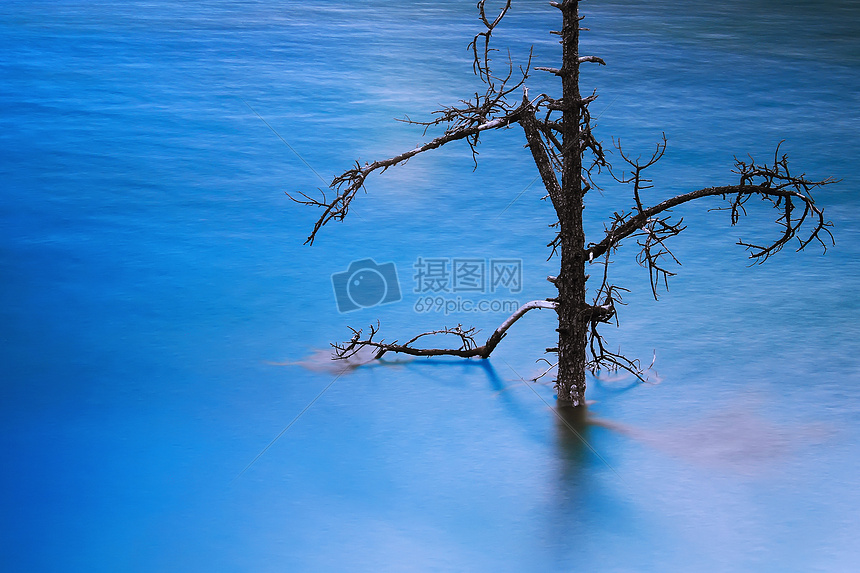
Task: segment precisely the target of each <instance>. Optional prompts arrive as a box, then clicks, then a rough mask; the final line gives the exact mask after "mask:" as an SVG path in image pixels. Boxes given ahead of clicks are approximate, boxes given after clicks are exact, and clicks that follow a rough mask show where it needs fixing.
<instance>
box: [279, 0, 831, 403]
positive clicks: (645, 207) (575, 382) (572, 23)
mask: <svg viewBox="0 0 860 573" xmlns="http://www.w3.org/2000/svg"><path fill="white" fill-rule="evenodd" d="M550 5H551V6H553V7H554V8H556V9H558V10H559V11H560V12H561V16H562V25H561V30H560V31H553V32H551V33H552V34H556V35H558V36H559V37H560V43H561V45H562V55H561V65H560V66H559V67H557V68H553V67H535V68H532V67H531V63H532V62H531V60H532V58H531V54H530V55H529V59H528V62H527V63H526V65H525V66H521V67H518V68H516V69H515V68H514V66H513V64H512V63H511V62H510V58H509V61H508V63H507V65H506V66H505V73H502V74H497V73H496V72H495V71H494V70H493V69H491V62H492V58H491V56H492V54H493V53H494V52H495V51H496V50H494V49H493V48H491V40H492V35H493V32H494V30H495V29H496V27H497V26H498V25H499V24H500V22H501V21H502V19H503V18H504V16H505V14H506V13H507V12H508V10H509V9H510V7H511V0H507V1H506V2H505V5H504V7H503V8H502V9H501V11H500V12H499V14H498V15H497V16H496V17H495V18H492V17H491V16H489V15H488V14H487V11H486V8H485V0H480V1H479V2H478V14H479V16H480V19H481V22H482V23H483V26H484V30H483V31H481V32H480V33H478V34H477V35H476V36H475V37H474V38H473V40H472V42H471V43H470V44H469V48H470V49H471V51H472V54H473V57H474V59H473V70H474V72H475V75H476V76H477V77H478V78H479V79H480V80H481V82H482V83H483V84H484V86H485V91H484V92H483V93H476V94H475V95H474V97H472V98H470V99H467V100H462V101H460V102H459V103H458V104H456V105H452V106H450V107H445V108H443V109H440V110H437V111H435V112H433V117H432V118H431V119H430V120H428V121H425V122H416V121H411V120H406V121H407V122H408V123H413V124H418V125H421V126H423V127H424V132H425V134H426V133H427V130H428V129H431V128H435V127H443V128H444V132H443V133H442V134H441V135H439V136H437V137H435V138H434V139H432V140H430V141H429V142H427V143H425V144H423V145H420V146H418V147H416V148H414V149H411V150H409V151H406V152H404V153H401V154H400V155H396V156H394V157H391V158H389V159H383V160H378V161H374V162H373V163H369V164H368V163H365V164H364V165H361V164H359V163H356V164H355V166H354V167H353V168H351V169H349V170H348V171H346V172H344V173H343V174H341V175H339V176H337V177H335V178H334V180H333V181H332V183H331V186H330V195H327V194H326V193H325V192H323V194H322V196H321V197H311V196H308V195H305V194H301V195H300V196H297V197H293V196H291V198H292V199H293V200H295V201H297V202H299V203H302V204H305V205H313V206H315V207H318V208H320V209H322V214H321V215H320V217H319V219H318V220H317V222H316V224H315V225H314V228H313V231H312V232H311V234H310V236H309V237H308V238H307V241H306V243H307V244H312V243H313V242H314V239H315V238H316V236H317V233H318V232H319V231H320V229H321V228H322V227H323V226H324V225H326V224H327V223H329V222H330V221H333V220H336V221H341V220H343V219H344V217H346V215H347V213H348V212H349V209H350V207H351V206H352V202H353V200H354V199H355V197H356V194H357V192H358V191H359V190H360V189H362V188H363V187H364V184H365V181H366V179H367V177H368V176H369V175H371V174H372V173H374V172H380V173H383V172H385V171H386V170H388V169H389V168H391V167H393V166H395V165H398V164H400V163H403V162H405V161H407V160H408V159H410V158H412V157H414V156H416V155H419V154H421V153H424V152H427V151H430V150H432V149H436V148H437V147H441V146H443V145H447V144H449V143H453V142H455V141H460V140H463V141H465V142H466V143H467V144H468V145H469V147H470V149H471V151H472V157H473V159H476V157H477V154H476V150H475V146H476V145H477V144H478V141H479V138H480V137H481V136H482V135H483V134H484V133H485V132H489V131H492V130H496V129H501V128H507V127H509V126H515V125H519V127H520V128H522V130H523V134H524V136H525V140H526V143H527V147H528V148H529V150H530V151H531V155H532V158H533V160H534V163H535V166H536V167H537V170H538V173H539V174H540V177H541V180H542V182H543V185H544V188H545V189H546V197H545V198H548V199H549V200H550V201H551V202H552V205H553V207H554V208H555V212H556V214H557V216H558V219H557V221H556V222H555V223H554V224H553V225H551V227H553V228H554V229H555V237H554V239H553V240H552V241H551V242H550V243H549V244H548V245H547V246H548V247H550V248H551V254H550V257H552V256H554V255H557V256H558V257H559V258H560V269H559V273H558V275H557V276H551V277H548V280H549V282H551V283H552V284H553V285H554V286H555V288H556V289H557V291H558V293H557V295H556V296H553V297H550V298H547V299H546V300H538V301H532V302H529V303H527V304H525V305H523V306H522V307H521V308H520V309H518V310H517V311H516V312H515V313H514V314H513V315H512V316H511V317H509V318H508V319H507V320H506V321H505V322H504V323H503V324H502V325H501V326H500V327H499V328H497V329H496V330H495V331H494V332H493V333H492V335H491V336H490V337H489V339H488V340H487V342H486V343H485V344H484V345H481V346H479V345H478V344H477V343H476V341H475V338H474V337H475V333H476V331H475V330H474V329H473V328H463V327H462V325H457V326H456V327H453V328H443V329H441V330H436V331H432V332H425V333H422V334H419V335H417V336H415V337H413V338H412V339H410V340H408V341H407V342H404V343H402V344H401V343H398V342H396V341H395V342H385V341H384V340H376V339H375V337H376V336H377V334H378V331H379V327H378V324H377V326H375V327H374V326H372V327H371V328H370V332H369V333H368V334H367V335H364V334H363V333H362V331H361V330H353V337H352V339H351V340H349V341H348V342H346V343H343V344H333V345H332V346H333V347H334V349H335V357H336V358H342V359H345V358H349V357H351V356H353V355H354V354H355V353H356V352H358V351H360V350H362V349H372V351H373V356H374V357H375V358H379V357H381V356H382V355H383V354H385V353H386V352H399V353H405V354H412V355H416V356H439V355H451V356H460V357H481V358H487V357H488V356H489V355H490V353H491V352H492V351H493V349H494V348H495V347H496V345H497V344H498V343H499V341H500V340H501V339H502V338H503V337H504V336H505V334H506V332H507V330H508V328H509V327H510V326H511V325H512V324H513V323H514V322H515V321H516V320H518V319H519V318H520V317H522V316H523V315H524V314H525V313H526V312H528V311H529V310H532V309H535V308H542V309H553V310H554V311H555V312H556V313H557V314H558V346H557V347H555V348H550V349H547V351H548V352H552V353H556V354H557V360H555V361H554V363H552V366H553V367H555V368H557V375H556V380H555V385H556V389H557V391H558V399H559V401H560V402H561V403H562V404H565V405H570V406H581V405H584V404H585V372H586V371H589V370H590V371H592V372H593V371H596V370H599V369H602V368H603V369H619V368H620V369H624V370H627V371H629V372H631V373H633V374H634V375H636V376H637V377H639V378H640V379H642V378H643V376H644V369H643V368H642V366H641V364H640V363H639V361H637V360H630V359H628V358H626V357H624V356H623V355H621V354H619V353H615V352H612V351H610V350H609V349H608V348H607V344H606V343H605V340H604V338H603V336H602V334H601V331H600V327H601V325H604V324H609V323H612V322H616V323H617V320H616V312H617V305H618V304H619V303H620V302H621V293H622V292H624V290H625V289H623V288H622V287H619V286H617V285H615V284H613V283H612V282H611V281H610V279H609V273H608V270H609V261H610V257H611V256H612V255H613V254H614V253H615V251H616V250H617V249H618V248H619V247H620V246H621V243H622V241H624V240H626V239H635V240H636V244H637V247H638V254H637V261H638V262H639V264H640V265H641V266H643V267H644V268H646V269H647V270H648V272H649V275H650V279H651V289H652V293H653V295H654V297H655V298H656V297H657V294H658V287H659V286H660V284H663V285H666V286H668V283H667V280H668V278H669V277H670V276H672V275H673V274H674V272H673V271H672V270H670V269H671V266H672V265H674V264H676V263H677V259H675V256H674V255H673V254H672V251H671V250H670V248H669V246H668V245H667V241H668V240H669V239H671V238H672V237H674V236H675V235H678V234H679V233H681V231H683V230H684V229H685V227H684V225H683V219H679V220H677V221H675V220H672V216H671V214H670V210H671V209H672V208H674V207H677V206H679V205H682V204H684V203H688V202H691V201H694V200H696V199H700V198H704V197H719V198H721V199H723V200H724V201H725V203H724V206H723V207H720V208H719V209H722V210H727V211H728V212H729V214H730V217H731V222H732V224H735V223H737V222H738V220H739V218H740V217H741V216H743V215H745V214H746V207H747V206H748V204H749V203H750V200H751V199H759V200H760V201H761V202H763V203H764V204H765V205H766V206H768V207H770V208H773V209H774V210H775V211H776V214H777V215H776V220H775V223H776V225H777V229H778V231H779V234H778V236H777V237H776V238H775V239H772V240H769V241H763V242H749V241H743V240H741V241H739V243H738V244H740V245H741V246H743V247H744V248H746V249H747V250H748V252H749V257H750V259H752V261H753V262H758V263H761V262H764V261H765V260H767V259H768V258H769V257H770V256H771V255H773V254H775V253H777V252H778V251H780V250H781V249H782V248H783V247H785V246H786V245H787V244H789V243H790V242H792V240H796V241H797V250H798V251H800V250H803V249H804V248H806V247H807V246H808V245H810V244H812V243H816V244H820V245H821V246H822V247H824V249H825V250H826V248H827V243H832V241H833V237H832V235H831V233H830V230H829V229H828V227H830V226H831V223H830V222H828V221H827V220H825V218H824V214H823V212H822V210H821V209H820V208H819V207H818V206H816V204H815V201H814V200H813V197H812V195H811V191H812V190H813V189H815V188H816V187H820V186H822V185H827V184H829V183H833V182H834V181H833V180H832V179H829V178H828V179H824V180H818V181H815V180H811V179H807V177H806V176H805V175H804V174H801V175H794V174H792V173H791V172H790V171H789V168H788V159H787V157H786V156H785V155H780V153H779V145H777V148H776V152H775V153H774V157H773V161H772V163H767V164H762V163H757V162H756V161H755V160H753V159H752V157H750V158H749V161H748V162H747V161H744V160H738V159H736V160H735V167H734V170H733V173H734V174H735V175H736V176H737V177H738V179H736V183H735V184H733V185H724V186H720V187H708V188H704V189H698V190H695V191H690V192H688V193H684V194H681V195H678V196H675V197H672V198H671V199H667V200H665V201H662V202H659V203H657V204H655V205H649V204H648V200H647V198H646V197H645V192H646V191H648V190H649V189H651V188H652V187H653V185H652V181H651V180H650V179H648V178H647V177H646V170H647V169H648V168H649V167H651V166H652V165H654V164H655V163H656V162H657V161H659V160H660V158H661V157H662V156H663V154H664V152H665V150H666V138H665V135H664V136H663V139H662V141H661V142H660V143H659V144H658V145H657V147H656V150H655V151H654V153H653V155H652V156H651V157H650V158H649V159H648V160H647V161H644V162H643V161H641V160H640V159H633V158H632V157H631V156H630V155H629V154H628V153H626V152H625V151H624V150H623V149H622V148H621V145H620V142H618V141H615V142H614V147H615V150H616V152H617V154H618V156H619V157H620V159H621V163H622V165H623V169H622V170H620V171H619V170H618V168H613V166H612V164H611V163H610V161H609V159H608V154H609V151H608V150H605V149H604V147H603V145H602V144H601V142H600V141H598V140H597V139H596V138H595V136H594V134H593V132H592V125H591V124H592V121H591V116H590V114H589V105H590V104H591V103H592V102H593V101H594V100H595V99H597V94H596V93H591V94H588V95H583V94H582V93H581V92H580V85H579V84H580V81H579V71H580V66H582V65H583V64H586V65H589V64H597V65H605V62H604V61H603V60H602V59H601V58H599V57H597V56H592V55H580V53H579V35H580V32H581V31H582V30H583V28H582V27H581V26H580V23H581V21H582V19H583V17H581V16H580V15H579V2H578V1H576V0H565V1H562V2H550ZM533 69H534V70H540V71H544V72H548V73H551V74H554V75H555V76H557V77H558V78H559V80H560V81H561V97H553V96H551V95H548V94H545V93H541V94H537V95H532V94H530V93H529V90H528V87H527V86H526V83H527V81H528V79H529V74H530V73H531V71H532V70H533ZM599 175H603V176H605V177H610V178H612V179H614V181H616V182H618V183H621V184H624V185H627V186H628V187H629V189H630V195H631V197H630V202H629V204H628V205H627V207H626V208H625V209H622V210H618V211H616V212H615V213H614V214H613V217H612V220H611V221H609V222H608V223H607V224H606V225H605V229H604V232H603V234H602V235H601V236H600V237H598V239H597V240H596V241H589V242H587V241H586V237H585V232H584V230H583V222H582V212H583V206H584V203H583V201H584V198H585V195H586V193H587V192H588V191H589V190H592V189H599V188H600V187H599V185H598V183H597V182H596V181H597V179H598V176H599ZM590 265H602V267H603V268H602V269H601V270H600V273H599V275H600V279H599V282H598V283H597V287H596V288H594V289H593V291H592V292H593V294H592V295H591V297H590V300H589V297H588V296H587V292H586V281H588V280H589V274H588V272H587V267H588V266H590ZM438 335H448V336H454V337H455V338H456V339H457V340H458V342H459V347H457V348H423V347H420V346H416V344H417V343H418V342H419V341H422V342H423V339H425V337H430V336H438Z"/></svg>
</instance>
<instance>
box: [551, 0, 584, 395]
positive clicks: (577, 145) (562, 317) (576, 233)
mask: <svg viewBox="0 0 860 573" xmlns="http://www.w3.org/2000/svg"><path fill="white" fill-rule="evenodd" d="M578 4H579V2H576V1H573V2H571V1H567V2H564V3H562V5H561V7H560V8H561V11H562V13H563V14H564V23H563V27H562V30H561V38H562V46H563V54H562V67H561V70H560V75H561V79H562V90H563V92H562V93H563V96H562V103H563V106H564V110H563V116H562V137H563V140H562V145H563V154H562V155H563V168H562V175H561V187H562V205H560V207H561V210H560V211H559V212H558V215H559V226H560V229H559V231H560V239H561V272H560V273H559V276H558V280H557V282H556V286H557V287H558V295H559V296H558V323H559V324H558V378H557V379H556V390H557V391H558V399H559V401H560V402H562V403H564V404H565V405H570V406H583V405H585V356H586V341H587V336H588V322H587V320H586V317H585V312H584V311H585V309H586V308H587V307H588V306H589V305H587V304H586V301H585V256H584V252H585V233H584V231H583V228H582V208H583V195H584V190H583V185H582V137H581V134H580V129H581V127H582V126H581V123H582V115H583V114H582V105H583V103H582V101H581V96H580V93H579V7H578Z"/></svg>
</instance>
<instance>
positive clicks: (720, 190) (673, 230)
mask: <svg viewBox="0 0 860 573" xmlns="http://www.w3.org/2000/svg"><path fill="white" fill-rule="evenodd" d="M778 151H779V147H777V153H778ZM658 155H662V150H660V149H658V153H656V154H655V156H658ZM658 158H659V157H658ZM733 172H734V173H737V174H739V175H740V176H741V177H740V183H739V184H738V185H727V186H722V187H707V188H705V189H699V190H697V191H691V192H689V193H685V194H683V195H678V196H675V197H672V198H671V199H667V200H665V201H663V202H661V203H658V204H657V205H654V206H653V207H649V208H643V207H642V205H641V202H640V200H639V197H638V189H637V193H636V195H637V196H636V203H637V206H636V214H635V215H626V216H625V215H620V216H619V217H621V222H620V224H619V225H617V226H613V227H612V228H611V229H608V230H607V231H606V236H605V237H604V239H603V240H602V241H600V242H599V243H596V244H594V243H592V244H590V245H589V246H588V247H587V248H586V249H585V253H584V254H585V257H586V259H588V260H593V259H594V258H597V257H600V256H601V255H603V254H604V253H606V252H607V251H609V250H613V249H615V248H617V247H618V246H619V245H620V242H621V240H623V239H624V238H626V237H629V236H631V235H635V234H645V235H646V236H649V237H650V238H649V239H646V241H650V242H649V243H648V244H650V245H654V244H662V242H663V240H664V239H665V238H667V237H669V236H674V235H677V234H678V233H679V232H680V231H681V230H683V228H682V227H680V222H679V223H676V224H671V223H668V218H665V217H664V218H655V216H657V215H659V214H660V213H663V212H664V211H667V210H669V209H672V208H673V207H677V206H678V205H682V204H684V203H688V202H690V201H693V200H695V199H701V198H703V197H713V196H719V197H723V198H724V199H727V200H728V201H729V205H728V207H723V208H720V210H728V211H730V212H731V222H732V225H734V224H736V223H737V222H738V220H739V218H740V215H742V214H746V210H745V208H744V205H745V203H746V202H747V201H748V200H749V199H750V198H751V197H754V196H758V197H760V198H761V199H763V200H765V201H768V202H769V203H771V206H772V207H773V208H775V209H777V210H779V212H780V216H779V217H778V218H777V219H776V223H777V225H779V226H780V227H782V230H783V233H782V235H781V236H780V237H779V238H778V239H776V240H774V241H773V242H771V243H767V244H762V245H760V244H756V243H749V242H745V241H743V240H739V241H738V244H739V245H742V246H744V247H746V249H747V250H749V251H750V255H749V257H750V259H753V260H755V261H756V262H759V263H760V262H764V261H765V260H767V258H769V257H770V256H771V255H773V254H775V253H777V252H778V251H780V250H781V249H782V248H783V247H784V246H785V245H786V244H787V243H788V242H789V241H790V240H791V239H792V238H795V237H797V238H798V241H799V242H800V245H799V247H798V249H797V250H798V251H800V250H803V249H804V248H806V246H807V245H809V243H811V242H812V241H813V240H817V241H818V242H819V243H820V244H821V245H822V246H823V247H824V249H825V250H827V244H826V243H825V241H824V235H826V238H829V240H830V242H831V243H832V242H833V235H832V234H831V233H830V231H829V229H828V227H830V226H832V224H831V223H830V222H829V221H826V220H825V219H824V212H823V211H822V210H821V209H819V208H818V207H817V206H816V205H815V200H814V199H813V197H812V195H811V194H810V191H811V190H812V189H814V188H816V187H821V186H824V185H829V184H831V183H835V182H836V181H835V180H834V179H832V178H828V179H824V180H821V181H812V180H809V179H807V178H806V177H805V175H800V176H793V175H791V174H790V173H789V171H788V159H787V157H786V156H785V155H783V156H782V158H779V157H775V160H774V164H773V166H768V165H757V164H756V163H755V162H754V161H753V160H752V158H750V163H746V162H744V161H741V160H738V159H735V169H734V170H733ZM636 181H637V183H638V181H639V178H638V176H637V177H636ZM639 189H641V187H639ZM795 202H797V203H799V204H801V205H802V206H803V212H802V213H801V214H800V215H799V216H794V212H795V210H796V207H795ZM616 216H618V215H617V214H616ZM808 220H811V224H812V229H811V230H810V231H809V233H808V234H807V235H806V236H805V237H799V236H798V235H799V232H800V230H801V227H802V226H803V225H804V223H806V222H807V221H808ZM646 258H647V257H646Z"/></svg>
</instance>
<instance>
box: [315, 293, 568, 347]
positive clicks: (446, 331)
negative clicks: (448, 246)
mask: <svg viewBox="0 0 860 573" xmlns="http://www.w3.org/2000/svg"><path fill="white" fill-rule="evenodd" d="M536 308H551V309H555V308H556V303H554V302H551V301H547V300H533V301H531V302H527V303H525V304H524V305H522V306H521V307H520V308H518V309H517V310H516V311H515V312H514V313H513V314H512V315H511V316H509V317H508V318H507V319H506V320H505V321H504V322H503V323H502V324H501V325H499V327H498V328H496V330H494V331H493V334H491V335H490V338H488V339H487V342H486V343H484V344H483V345H482V346H478V345H477V343H476V342H475V334H476V333H477V331H476V330H475V329H474V328H465V329H464V328H463V326H462V325H460V324H458V325H457V326H455V327H445V328H443V329H441V330H432V331H429V332H422V333H421V334H418V335H417V336H414V337H412V338H411V339H410V340H408V341H407V342H405V343H403V344H398V343H397V341H394V342H385V341H383V340H379V341H377V340H374V339H373V338H374V336H376V335H377V333H379V323H377V324H376V326H374V325H370V327H369V328H370V333H369V334H368V336H367V337H366V338H362V330H361V329H358V330H356V329H354V328H350V330H352V333H353V336H352V338H351V339H350V341H349V342H347V343H341V344H332V347H333V348H334V358H335V359H336V360H346V359H348V358H351V357H352V356H354V355H355V354H356V353H358V352H360V351H361V350H363V349H365V348H374V349H376V351H375V353H374V356H373V357H374V358H375V359H376V358H381V357H382V356H383V355H384V354H385V353H386V352H397V353H400V354H410V355H412V356H459V357H461V358H472V357H476V356H477V357H480V358H488V357H489V356H490V353H492V352H493V350H495V348H496V346H498V344H499V342H501V340H502V338H504V337H505V335H506V333H507V331H508V329H509V328H510V327H511V326H512V325H513V324H514V323H515V322H516V321H518V320H519V319H520V318H522V316H523V315H524V314H526V313H527V312H528V311H530V310H534V309H536ZM435 335H451V336H455V337H457V338H459V339H460V347H459V348H416V347H415V346H413V344H414V343H415V342H416V341H418V340H419V339H421V338H424V337H425V336H435Z"/></svg>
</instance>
